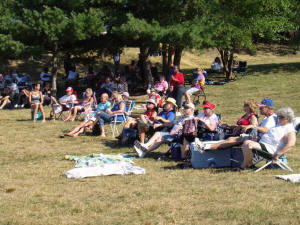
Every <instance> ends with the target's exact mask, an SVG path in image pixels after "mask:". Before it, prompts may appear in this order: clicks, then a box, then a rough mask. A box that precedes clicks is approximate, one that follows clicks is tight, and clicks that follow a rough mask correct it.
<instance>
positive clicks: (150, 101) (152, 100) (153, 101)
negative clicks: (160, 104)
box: [147, 99, 156, 107]
mask: <svg viewBox="0 0 300 225" xmlns="http://www.w3.org/2000/svg"><path fill="white" fill-rule="evenodd" d="M147 103H151V104H153V105H155V107H156V102H155V100H154V99H149V100H148V101H147Z"/></svg>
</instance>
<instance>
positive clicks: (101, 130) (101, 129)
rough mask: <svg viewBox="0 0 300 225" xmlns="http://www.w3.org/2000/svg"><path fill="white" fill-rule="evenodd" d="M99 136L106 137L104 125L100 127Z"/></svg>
mask: <svg viewBox="0 0 300 225" xmlns="http://www.w3.org/2000/svg"><path fill="white" fill-rule="evenodd" d="M100 137H106V136H105V130H104V127H100Z"/></svg>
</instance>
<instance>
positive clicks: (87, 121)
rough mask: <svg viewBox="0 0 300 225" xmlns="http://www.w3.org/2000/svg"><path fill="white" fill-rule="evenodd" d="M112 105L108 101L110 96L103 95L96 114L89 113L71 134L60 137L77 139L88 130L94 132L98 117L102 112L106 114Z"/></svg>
mask: <svg viewBox="0 0 300 225" xmlns="http://www.w3.org/2000/svg"><path fill="white" fill-rule="evenodd" d="M110 106H111V104H110V102H109V101H108V94H107V93H103V94H102V95H101V97H100V102H99V104H98V105H97V108H96V110H95V111H94V112H89V113H86V114H85V117H84V121H83V122H81V123H80V124H79V125H78V126H77V127H75V128H74V129H73V130H72V131H70V132H69V133H64V134H62V135H60V137H61V138H63V137H64V136H70V137H77V136H78V135H80V134H83V133H84V132H85V131H87V130H92V129H93V127H94V125H95V124H96V123H97V116H98V115H99V114H100V113H101V112H106V111H107V110H108V109H109V108H110Z"/></svg>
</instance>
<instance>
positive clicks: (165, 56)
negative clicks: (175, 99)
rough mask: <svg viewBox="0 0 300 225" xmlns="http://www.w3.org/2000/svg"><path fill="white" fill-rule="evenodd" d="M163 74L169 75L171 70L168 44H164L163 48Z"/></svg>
mask: <svg viewBox="0 0 300 225" xmlns="http://www.w3.org/2000/svg"><path fill="white" fill-rule="evenodd" d="M161 57H162V74H163V75H164V76H165V77H167V76H168V70H169V66H168V55H167V48H166V45H165V44H164V45H163V48H162V55H161Z"/></svg>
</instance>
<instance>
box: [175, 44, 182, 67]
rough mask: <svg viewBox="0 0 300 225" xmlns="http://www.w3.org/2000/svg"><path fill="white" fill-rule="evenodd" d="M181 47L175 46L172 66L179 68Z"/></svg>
mask: <svg viewBox="0 0 300 225" xmlns="http://www.w3.org/2000/svg"><path fill="white" fill-rule="evenodd" d="M182 51H183V48H182V47H176V48H175V55H174V66H175V65H176V66H178V67H179V68H180V61H181V55H182Z"/></svg>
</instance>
